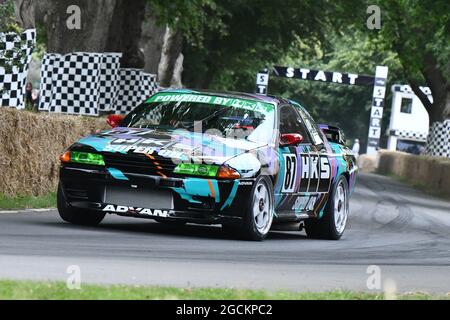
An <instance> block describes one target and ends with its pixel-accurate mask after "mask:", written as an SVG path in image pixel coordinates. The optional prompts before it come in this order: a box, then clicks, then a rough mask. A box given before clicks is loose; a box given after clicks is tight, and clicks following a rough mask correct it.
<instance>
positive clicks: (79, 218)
mask: <svg viewBox="0 0 450 320" xmlns="http://www.w3.org/2000/svg"><path fill="white" fill-rule="evenodd" d="M57 207H58V212H59V215H60V217H61V218H62V219H63V220H64V221H66V222H70V223H73V224H78V225H84V226H96V225H98V224H99V223H100V222H102V220H103V218H104V217H105V213H103V212H97V211H93V210H83V209H76V208H72V207H69V206H68V205H67V202H66V199H65V197H64V193H63V191H62V188H61V185H58V194H57Z"/></svg>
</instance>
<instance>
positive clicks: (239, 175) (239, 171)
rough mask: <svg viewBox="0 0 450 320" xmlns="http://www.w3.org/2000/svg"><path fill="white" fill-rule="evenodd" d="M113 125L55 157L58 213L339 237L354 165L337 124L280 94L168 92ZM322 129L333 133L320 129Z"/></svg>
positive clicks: (255, 233) (242, 232)
mask: <svg viewBox="0 0 450 320" xmlns="http://www.w3.org/2000/svg"><path fill="white" fill-rule="evenodd" d="M107 121H108V123H109V124H110V125H111V127H112V129H111V130H108V131H104V132H100V133H97V134H94V135H92V136H89V137H85V138H82V139H81V140H79V141H78V142H76V143H75V144H73V145H72V146H70V147H69V148H68V149H67V150H66V152H64V154H62V155H61V157H60V160H61V167H60V181H59V186H58V196H57V200H58V201H57V204H58V211H59V214H60V216H61V218H62V219H63V220H65V221H67V222H71V223H74V224H82V225H97V224H99V223H100V222H101V221H102V220H103V218H104V217H105V215H106V214H117V215H121V216H126V217H136V218H150V219H154V220H156V221H158V222H161V223H167V224H185V223H199V224H221V225H222V228H223V229H224V230H225V231H226V232H230V233H232V234H234V235H236V236H239V237H242V238H246V239H250V240H263V239H264V238H265V237H266V236H267V235H268V233H269V230H270V229H271V227H272V225H274V224H275V223H299V222H300V224H299V225H300V226H301V227H300V229H302V228H305V231H306V233H307V235H308V236H309V237H311V238H322V239H334V240H337V239H339V238H341V236H342V234H343V233H344V230H345V227H346V225H347V219H348V214H349V197H350V195H351V193H352V192H353V189H354V187H355V179H356V173H357V165H356V162H355V157H354V156H353V154H352V152H351V150H349V149H348V148H347V147H346V146H345V138H344V137H343V135H342V132H341V131H340V130H339V129H338V128H336V127H332V126H326V125H321V126H320V127H319V126H318V125H317V124H316V123H315V122H314V120H313V119H312V118H311V116H310V114H309V113H308V112H307V111H306V109H305V108H304V107H302V106H301V105H300V104H299V103H297V102H295V101H292V100H288V99H284V98H280V97H275V96H263V95H256V94H245V93H235V92H226V93H213V92H207V91H193V90H187V89H184V90H166V91H160V92H159V93H157V94H155V95H153V96H151V97H150V98H149V99H147V100H146V101H145V102H144V103H142V104H141V105H139V106H137V107H136V108H135V109H134V110H133V111H131V112H130V113H129V114H127V115H126V116H121V115H110V116H109V117H108V119H107ZM327 136H328V138H327Z"/></svg>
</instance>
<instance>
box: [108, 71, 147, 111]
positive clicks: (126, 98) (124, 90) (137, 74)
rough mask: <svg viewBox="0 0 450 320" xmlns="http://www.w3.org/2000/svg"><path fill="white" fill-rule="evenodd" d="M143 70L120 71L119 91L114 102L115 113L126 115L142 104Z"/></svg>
mask: <svg viewBox="0 0 450 320" xmlns="http://www.w3.org/2000/svg"><path fill="white" fill-rule="evenodd" d="M141 83H142V70H140V69H131V68H123V69H120V70H119V90H118V91H117V95H116V98H115V101H114V107H115V113H116V114H125V113H128V112H130V111H131V110H133V109H134V108H136V107H137V106H138V105H139V104H140V103H141V102H142V91H141Z"/></svg>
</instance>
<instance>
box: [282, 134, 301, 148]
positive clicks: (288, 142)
mask: <svg viewBox="0 0 450 320" xmlns="http://www.w3.org/2000/svg"><path fill="white" fill-rule="evenodd" d="M302 141H303V136H302V135H301V134H298V133H285V134H282V135H281V139H280V146H282V147H289V146H296V145H299V144H300V143H302Z"/></svg>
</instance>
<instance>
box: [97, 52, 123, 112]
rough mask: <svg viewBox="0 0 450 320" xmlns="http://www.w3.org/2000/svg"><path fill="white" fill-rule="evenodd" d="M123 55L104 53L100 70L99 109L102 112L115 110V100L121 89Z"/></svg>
mask: <svg viewBox="0 0 450 320" xmlns="http://www.w3.org/2000/svg"><path fill="white" fill-rule="evenodd" d="M121 57H122V54H121V53H104V54H103V59H102V66H101V69H100V87H99V98H98V108H99V110H100V111H110V110H113V104H114V99H115V97H116V94H117V91H118V87H119V69H120V58H121Z"/></svg>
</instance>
